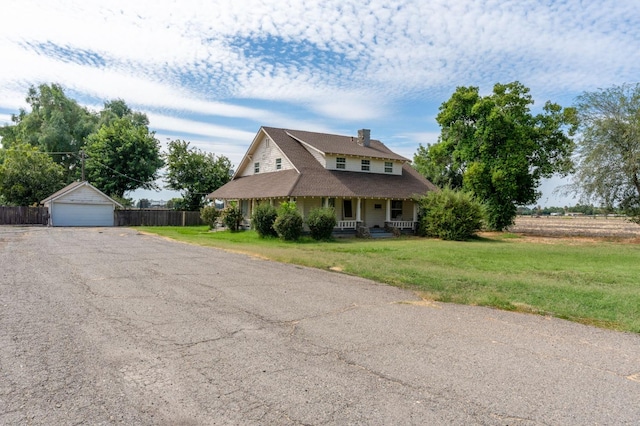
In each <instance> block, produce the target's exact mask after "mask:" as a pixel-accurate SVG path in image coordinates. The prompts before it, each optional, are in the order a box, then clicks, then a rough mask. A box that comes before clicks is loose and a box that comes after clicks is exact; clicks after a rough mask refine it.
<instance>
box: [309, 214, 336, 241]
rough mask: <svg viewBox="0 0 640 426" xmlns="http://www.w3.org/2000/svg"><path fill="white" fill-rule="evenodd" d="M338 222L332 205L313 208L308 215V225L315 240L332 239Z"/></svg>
mask: <svg viewBox="0 0 640 426" xmlns="http://www.w3.org/2000/svg"><path fill="white" fill-rule="evenodd" d="M336 223H337V222H336V212H335V210H334V209H333V208H331V207H322V208H317V209H313V210H311V211H310V212H309V215H308V216H307V226H308V227H309V231H311V237H312V238H313V239H315V240H330V239H331V236H332V234H333V228H335V226H336Z"/></svg>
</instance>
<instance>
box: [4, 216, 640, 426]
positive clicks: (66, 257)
mask: <svg viewBox="0 0 640 426" xmlns="http://www.w3.org/2000/svg"><path fill="white" fill-rule="evenodd" d="M639 423H640V336H639V335H634V334H626V333H618V332H613V331H606V330H600V329H596V328H591V327H586V326H582V325H579V324H574V323H570V322H566V321H562V320H558V319H551V318H544V317H539V316H534V315H523V314H517V313H509V312H501V311H497V310H492V309H485V308H480V307H469V306H457V305H448V304H441V303H429V302H424V301H421V300H420V299H418V298H417V297H416V296H415V295H414V294H413V293H411V292H408V291H404V290H400V289H397V288H393V287H389V286H385V285H379V284H376V283H374V282H371V281H368V280H364V279H359V278H354V277H349V276H346V275H342V274H338V273H334V272H325V271H319V270H314V269H308V268H301V267H296V266H291V265H283V264H279V263H275V262H270V261H265V260H261V259H257V258H252V257H249V256H244V255H239V254H233V253H227V252H224V251H220V250H216V249H211V248H203V247H197V246H191V245H186V244H182V243H177V242H173V241H169V240H166V239H162V238H158V237H154V236H149V235H143V234H140V233H138V232H137V231H135V230H132V229H122V228H86V229H82V228H76V229H72V228H20V227H0V424H34V425H45V424H46V425H58V424H60V425H69V424H92V425H98V424H127V425H135V424H141V425H146V424H171V425H200V424H204V425H209V424H215V425H223V424H243V425H244V424H248V425H251V424H256V425H257V424H264V425H272V424H278V425H280V424H284V425H289V424H291V425H298V424H309V425H316V424H317V425H327V424H328V425H334V424H335V425H342V424H367V425H375V424H385V425H391V424H397V425H400V424H402V425H408V424H421V425H424V424H465V425H468V424H496V425H513V424H516V425H537V424H562V425H586V424H599V425H605V424H612V425H613V424H636V425H637V424H639Z"/></svg>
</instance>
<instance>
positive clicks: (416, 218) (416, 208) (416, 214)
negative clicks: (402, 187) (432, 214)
mask: <svg viewBox="0 0 640 426" xmlns="http://www.w3.org/2000/svg"><path fill="white" fill-rule="evenodd" d="M417 221H418V203H416V202H415V201H414V202H413V222H414V223H415V222H417Z"/></svg>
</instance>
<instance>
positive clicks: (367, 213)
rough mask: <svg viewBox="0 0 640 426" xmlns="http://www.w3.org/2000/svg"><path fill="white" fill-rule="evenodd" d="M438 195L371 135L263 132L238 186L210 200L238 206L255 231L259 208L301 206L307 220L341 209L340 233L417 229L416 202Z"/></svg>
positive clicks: (229, 186) (264, 129) (338, 212)
mask: <svg viewBox="0 0 640 426" xmlns="http://www.w3.org/2000/svg"><path fill="white" fill-rule="evenodd" d="M434 189H435V187H434V185H433V184H432V183H431V182H429V181H428V180H426V179H425V178H424V177H423V176H421V175H420V174H419V173H418V172H416V171H415V170H414V169H413V168H412V167H411V166H410V165H409V160H408V159H406V158H404V157H402V156H400V155H398V154H396V153H394V152H392V151H391V150H390V149H389V148H387V147H386V146H385V145H384V144H383V143H382V142H380V141H377V140H372V139H371V138H370V131H369V130H367V129H363V130H359V131H358V136H357V137H352V136H339V135H330V134H324V133H314V132H305V131H300V130H287V129H278V128H273V127H262V128H260V130H259V131H258V133H257V135H256V136H255V138H254V139H253V142H252V143H251V146H249V149H248V151H247V153H246V154H245V155H244V157H243V159H242V161H241V162H240V164H239V166H238V168H237V170H236V172H235V174H234V176H233V178H232V180H231V181H230V182H229V183H227V184H226V185H224V186H222V187H221V188H219V189H218V190H216V191H214V192H212V193H211V194H209V195H208V198H209V199H219V200H225V201H230V200H236V201H237V202H238V203H239V205H240V206H241V208H242V212H243V214H244V217H245V219H246V221H245V225H247V226H248V225H249V224H250V222H249V218H250V217H251V213H252V209H253V208H254V207H255V206H256V205H257V204H258V203H261V202H269V203H271V204H273V205H275V206H277V205H278V204H279V203H280V202H282V201H291V200H293V201H295V202H296V205H297V207H298V209H299V210H300V212H301V213H302V215H303V216H306V214H308V213H309V211H310V210H311V209H314V208H317V207H323V206H324V207H327V206H330V207H334V209H335V212H336V216H337V218H336V219H337V221H338V225H337V227H336V228H337V229H339V230H353V231H355V230H356V229H357V228H358V227H360V226H364V227H368V228H385V227H394V228H396V229H401V230H413V229H415V223H416V221H417V206H416V204H415V203H414V201H413V197H414V196H415V195H422V194H425V193H426V192H427V191H431V190H434Z"/></svg>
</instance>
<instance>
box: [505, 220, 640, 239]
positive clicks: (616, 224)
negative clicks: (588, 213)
mask: <svg viewBox="0 0 640 426" xmlns="http://www.w3.org/2000/svg"><path fill="white" fill-rule="evenodd" d="M509 231H511V232H515V233H523V234H528V235H537V236H547V237H593V238H631V239H635V238H638V239H640V225H636V224H635V223H632V222H629V221H628V220H626V219H624V218H620V217H608V218H607V217H568V216H542V217H531V216H521V217H518V218H517V219H516V224H515V225H514V226H512V227H511V228H509Z"/></svg>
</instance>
